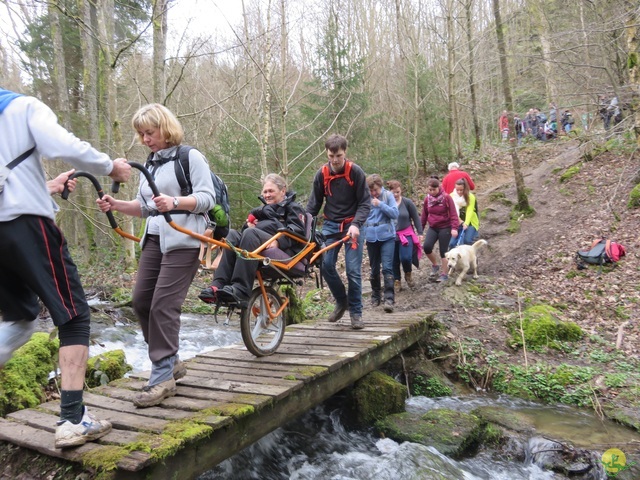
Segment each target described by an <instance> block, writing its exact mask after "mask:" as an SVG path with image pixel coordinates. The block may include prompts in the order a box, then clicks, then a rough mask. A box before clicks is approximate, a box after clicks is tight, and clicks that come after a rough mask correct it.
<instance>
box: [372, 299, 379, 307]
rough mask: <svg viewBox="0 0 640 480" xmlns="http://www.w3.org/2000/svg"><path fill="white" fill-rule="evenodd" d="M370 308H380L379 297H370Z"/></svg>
mask: <svg viewBox="0 0 640 480" xmlns="http://www.w3.org/2000/svg"><path fill="white" fill-rule="evenodd" d="M371 306H372V307H379V306H380V297H371Z"/></svg>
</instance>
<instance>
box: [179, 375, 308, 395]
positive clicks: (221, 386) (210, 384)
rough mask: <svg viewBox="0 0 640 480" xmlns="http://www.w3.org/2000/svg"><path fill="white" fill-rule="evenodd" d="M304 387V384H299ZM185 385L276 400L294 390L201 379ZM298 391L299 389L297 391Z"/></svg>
mask: <svg viewBox="0 0 640 480" xmlns="http://www.w3.org/2000/svg"><path fill="white" fill-rule="evenodd" d="M299 383H300V386H302V382H299ZM185 385H192V386H194V387H206V388H211V389H214V390H223V391H227V392H235V393H257V394H260V395H269V396H271V397H273V398H274V399H275V400H278V399H281V398H284V397H286V396H287V395H289V393H291V391H293V389H292V388H289V387H284V386H281V385H259V384H257V383H243V382H239V381H238V382H234V381H229V380H204V379H199V380H198V381H197V382H194V383H188V382H187V383H185ZM296 390H297V389H296Z"/></svg>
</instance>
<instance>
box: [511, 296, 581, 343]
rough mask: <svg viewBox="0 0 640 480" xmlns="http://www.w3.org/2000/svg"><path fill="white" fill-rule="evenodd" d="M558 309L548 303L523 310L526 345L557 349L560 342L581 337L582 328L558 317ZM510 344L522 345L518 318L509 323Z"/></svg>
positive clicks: (573, 340) (572, 340)
mask: <svg viewBox="0 0 640 480" xmlns="http://www.w3.org/2000/svg"><path fill="white" fill-rule="evenodd" d="M559 313H560V312H559V311H558V310H556V309H555V308H553V307H551V306H549V305H534V306H531V307H529V308H527V309H526V310H525V311H524V312H523V321H522V329H523V331H524V339H525V342H526V344H527V347H543V346H546V347H550V348H555V349H559V348H560V346H561V345H560V342H575V341H578V340H580V339H581V338H582V336H583V333H582V329H581V328H580V327H579V326H578V325H576V324H575V323H573V322H563V321H561V320H560V319H559ZM509 331H510V333H511V339H510V345H511V346H512V347H521V346H522V334H521V332H520V320H519V319H516V320H514V321H512V322H510V323H509Z"/></svg>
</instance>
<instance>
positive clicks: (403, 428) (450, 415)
mask: <svg viewBox="0 0 640 480" xmlns="http://www.w3.org/2000/svg"><path fill="white" fill-rule="evenodd" d="M376 427H377V428H378V429H379V430H380V431H381V432H382V433H384V435H386V436H387V437H390V438H392V439H394V440H396V441H397V442H414V443H420V444H422V445H426V446H433V447H435V448H436V449H437V450H438V451H439V452H440V453H442V454H444V455H447V456H450V457H453V458H461V457H463V456H464V455H466V454H472V453H474V452H475V451H476V450H477V448H478V446H479V445H480V444H481V443H482V441H483V439H484V433H485V427H486V424H485V423H484V422H483V421H482V420H481V419H480V418H478V417H477V416H475V415H472V414H469V413H464V412H458V411H455V410H449V409H446V408H436V409H433V410H429V411H428V412H427V413H425V414H424V415H422V416H421V415H418V414H414V413H407V412H404V413H397V414H393V415H389V416H387V417H385V418H384V419H383V420H379V421H378V422H376Z"/></svg>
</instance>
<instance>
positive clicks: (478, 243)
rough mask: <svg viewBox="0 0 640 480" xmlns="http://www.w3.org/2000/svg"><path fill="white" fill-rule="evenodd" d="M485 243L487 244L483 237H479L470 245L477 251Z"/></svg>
mask: <svg viewBox="0 0 640 480" xmlns="http://www.w3.org/2000/svg"><path fill="white" fill-rule="evenodd" d="M485 245H489V242H487V241H486V240H485V239H480V240H478V241H477V242H475V243H474V244H473V245H471V246H472V247H473V249H474V250H475V251H476V252H477V251H478V250H480V249H481V248H482V247H484V246H485Z"/></svg>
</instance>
